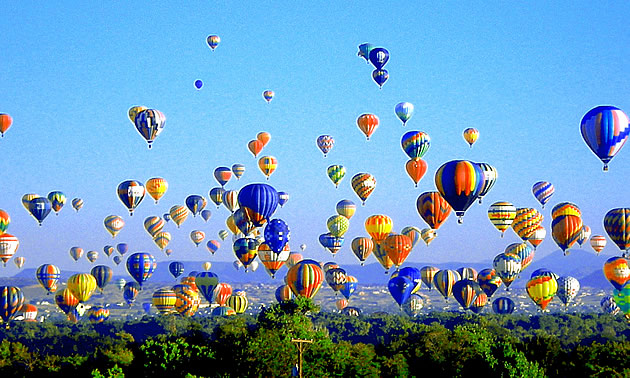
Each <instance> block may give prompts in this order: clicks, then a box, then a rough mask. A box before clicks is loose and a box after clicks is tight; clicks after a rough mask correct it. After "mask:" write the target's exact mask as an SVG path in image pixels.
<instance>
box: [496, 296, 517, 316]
mask: <svg viewBox="0 0 630 378" xmlns="http://www.w3.org/2000/svg"><path fill="white" fill-rule="evenodd" d="M515 307H516V305H515V304H514V301H513V300H511V299H510V298H507V297H499V298H497V299H495V300H494V301H493V302H492V311H494V313H495V314H501V315H504V314H511V313H513V312H514V308H515Z"/></svg>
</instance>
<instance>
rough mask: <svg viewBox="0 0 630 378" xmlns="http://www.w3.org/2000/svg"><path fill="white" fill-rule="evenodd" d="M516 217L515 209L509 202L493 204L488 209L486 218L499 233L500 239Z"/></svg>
mask: <svg viewBox="0 0 630 378" xmlns="http://www.w3.org/2000/svg"><path fill="white" fill-rule="evenodd" d="M515 217H516V207H514V205H512V204H511V203H509V202H504V201H502V202H495V203H493V204H492V205H490V207H489V208H488V218H489V219H490V222H492V224H493V225H494V227H495V228H496V229H497V230H499V231H501V237H503V233H504V232H505V230H507V229H508V228H509V227H510V225H511V224H512V223H513V222H514V218H515Z"/></svg>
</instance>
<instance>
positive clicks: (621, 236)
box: [604, 207, 630, 254]
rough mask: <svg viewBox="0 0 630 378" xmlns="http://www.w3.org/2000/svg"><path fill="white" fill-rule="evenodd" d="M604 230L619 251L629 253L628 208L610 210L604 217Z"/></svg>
mask: <svg viewBox="0 0 630 378" xmlns="http://www.w3.org/2000/svg"><path fill="white" fill-rule="evenodd" d="M604 229H605V230H606V233H607V234H608V236H609V237H610V239H611V240H612V241H613V242H614V243H615V244H616V245H617V247H619V249H620V250H622V251H625V254H628V251H630V208H627V207H626V208H618V209H612V210H610V211H609V212H608V213H606V215H605V216H604Z"/></svg>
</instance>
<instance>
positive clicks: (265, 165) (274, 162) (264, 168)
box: [258, 156, 278, 180]
mask: <svg viewBox="0 0 630 378" xmlns="http://www.w3.org/2000/svg"><path fill="white" fill-rule="evenodd" d="M277 167H278V159H276V158H275V157H273V156H263V157H261V158H260V159H259V160H258V168H260V171H261V172H262V173H263V175H265V177H267V180H269V176H271V174H272V173H273V172H275V170H276V168H277Z"/></svg>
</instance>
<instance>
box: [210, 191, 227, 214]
mask: <svg viewBox="0 0 630 378" xmlns="http://www.w3.org/2000/svg"><path fill="white" fill-rule="evenodd" d="M224 193H225V189H223V188H218V187H217V188H212V189H210V192H209V193H208V196H209V197H210V200H212V202H214V204H215V205H217V209H218V208H219V205H221V203H223V194H224Z"/></svg>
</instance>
